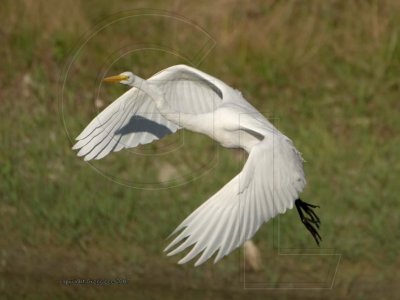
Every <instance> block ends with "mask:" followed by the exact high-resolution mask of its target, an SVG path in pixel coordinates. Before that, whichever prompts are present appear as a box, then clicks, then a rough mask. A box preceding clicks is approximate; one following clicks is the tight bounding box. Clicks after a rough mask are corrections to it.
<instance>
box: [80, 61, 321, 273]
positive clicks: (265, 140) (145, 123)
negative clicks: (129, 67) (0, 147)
mask: <svg viewBox="0 0 400 300" xmlns="http://www.w3.org/2000/svg"><path fill="white" fill-rule="evenodd" d="M104 81H105V82H119V83H122V84H126V85H128V86H131V87H132V88H131V89H130V90H128V91H127V92H125V93H124V94H123V95H122V96H120V97H119V98H118V99H117V100H115V101H114V102H113V103H112V104H111V105H109V106H108V107H107V108H106V109H104V110H103V111H102V112H101V113H100V114H99V115H98V116H97V117H96V118H94V119H93V120H92V121H91V122H90V124H89V125H88V126H87V127H86V128H85V129H84V130H83V131H82V133H81V134H80V135H79V136H78V137H77V138H76V139H77V143H76V144H75V145H74V146H73V149H80V150H79V152H78V156H83V157H84V159H85V160H86V161H88V160H91V159H101V158H103V157H104V156H106V155H107V154H109V153H110V152H117V151H120V150H121V149H124V148H132V147H136V146H138V145H140V144H147V143H150V142H152V141H154V140H158V139H161V138H162V137H164V136H166V135H168V134H170V133H173V132H176V131H177V130H178V129H181V128H185V129H188V130H191V131H194V132H199V133H202V134H205V135H207V136H209V137H210V138H212V139H214V140H216V141H217V142H219V143H220V144H221V145H222V146H224V147H227V148H242V149H244V150H245V151H247V152H248V154H249V156H248V159H247V161H246V163H245V165H244V167H243V169H242V171H241V172H240V173H239V174H238V175H236V176H235V177H234V178H233V179H232V180H231V181H229V182H228V183H227V184H225V186H224V187H222V188H221V189H220V190H219V191H218V192H217V193H216V194H214V195H213V196H212V197H211V198H209V199H208V200H207V201H206V202H204V203H203V204H202V205H201V206H200V207H198V208H197V209H196V210H195V211H194V212H193V213H192V214H190V215H189V216H188V217H187V218H186V219H185V220H184V221H183V222H182V223H181V224H180V225H179V226H178V227H177V228H176V229H175V231H174V232H173V233H172V234H171V235H174V234H177V233H179V234H177V236H176V237H175V239H174V240H173V241H172V242H171V243H170V244H169V245H168V247H167V248H166V249H165V251H169V250H172V249H173V248H174V247H175V248H174V249H173V250H172V251H170V252H169V253H168V255H174V254H177V253H179V252H181V251H183V250H185V249H186V248H188V247H190V246H193V247H192V248H191V250H190V251H189V253H187V254H186V256H184V257H183V258H182V259H181V260H180V261H179V263H180V264H183V263H186V262H188V261H189V260H191V259H193V258H194V257H196V256H197V255H199V254H200V253H201V255H200V257H199V258H198V260H197V261H196V263H195V266H198V265H200V264H202V263H204V262H205V261H206V260H208V259H209V258H210V257H211V256H212V255H213V254H214V253H215V252H217V251H218V253H217V255H216V257H215V261H214V262H217V261H219V260H220V259H222V258H223V257H224V256H226V255H228V254H229V253H231V252H232V251H233V250H234V249H236V248H237V247H239V246H240V245H242V244H243V243H244V242H245V241H247V240H249V239H250V238H251V237H252V236H253V235H254V234H255V233H256V231H257V230H258V229H259V228H260V226H261V225H262V224H263V223H264V222H267V221H268V220H269V219H271V218H273V217H275V216H276V215H277V214H283V213H284V212H285V211H286V210H287V209H291V208H293V205H294V204H295V205H296V208H297V210H298V213H299V215H300V219H301V221H302V223H303V224H304V225H305V226H306V228H307V229H308V230H309V231H310V233H311V234H312V236H313V237H314V239H315V241H316V242H317V244H318V245H319V242H320V241H321V237H320V235H319V234H318V231H317V229H318V228H319V225H320V220H319V218H318V217H317V215H316V214H315V213H314V211H313V208H316V207H318V206H316V205H312V204H309V203H306V202H304V201H302V200H301V199H300V198H299V194H300V193H301V192H302V190H303V188H304V186H305V184H306V180H305V176H304V171H303V159H302V157H301V155H300V153H299V152H298V151H297V150H296V148H295V147H294V145H293V143H292V141H291V140H290V139H289V138H288V137H286V136H285V135H283V134H282V133H281V132H279V131H278V130H277V129H276V128H275V127H274V126H273V125H272V124H271V123H270V122H269V121H268V120H267V119H266V118H265V117H264V116H263V115H262V114H261V113H260V112H258V111H257V110H256V109H255V108H254V107H253V106H252V105H251V104H250V103H249V102H247V101H246V99H244V97H243V96H242V94H241V93H240V92H239V91H237V90H235V89H233V88H231V87H230V86H228V85H227V84H225V83H224V82H222V81H221V80H219V79H217V78H215V77H212V76H210V75H208V74H206V73H204V72H202V71H199V70H197V69H195V68H192V67H189V66H186V65H176V66H172V67H169V68H167V69H165V70H162V71H161V72H159V73H157V74H155V75H153V76H152V77H150V78H149V79H147V80H144V79H142V78H140V77H138V76H137V75H134V74H133V73H132V72H123V73H121V74H120V75H117V76H111V77H107V78H105V79H104Z"/></svg>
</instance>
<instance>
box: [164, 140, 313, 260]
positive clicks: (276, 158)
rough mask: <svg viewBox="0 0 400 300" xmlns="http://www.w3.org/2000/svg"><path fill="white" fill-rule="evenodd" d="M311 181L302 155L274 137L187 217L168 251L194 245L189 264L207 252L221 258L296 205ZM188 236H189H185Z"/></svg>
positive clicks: (250, 155) (266, 141)
mask: <svg viewBox="0 0 400 300" xmlns="http://www.w3.org/2000/svg"><path fill="white" fill-rule="evenodd" d="M305 184H306V181H305V177H304V173H303V167H302V158H301V156H300V154H299V152H298V151H297V150H296V149H295V148H294V146H293V145H292V143H291V141H290V140H289V139H287V138H286V137H285V136H283V135H280V134H276V135H273V137H272V136H269V137H267V138H265V139H264V140H262V141H261V142H260V143H258V144H257V145H255V146H254V147H253V148H252V150H251V152H250V154H249V157H248V160H247V162H246V164H245V165H244V167H243V170H242V171H241V172H240V173H239V174H238V175H237V176H236V177H234V178H233V179H232V180H231V181H230V182H228V183H227V184H226V185H225V186H224V187H223V188H222V189H221V190H219V191H218V192H217V193H216V194H215V195H213V196H212V197H211V198H210V199H208V200H207V201H206V202H204V203H203V204H202V205H201V206H200V207H199V208H197V209H196V210H195V211H194V212H193V213H192V214H191V215H189V216H188V217H187V218H186V220H184V221H183V222H182V223H181V224H180V225H179V226H178V228H177V229H176V230H175V231H174V233H176V232H178V231H179V230H181V229H183V228H184V229H183V231H182V232H181V233H180V234H179V235H178V236H177V237H176V238H175V239H174V240H173V241H172V242H171V243H170V245H168V247H167V248H166V249H165V251H168V250H169V249H171V248H172V247H174V246H175V245H177V244H178V243H179V242H182V241H183V240H184V241H183V243H182V244H180V245H179V246H178V247H177V248H175V249H174V250H173V251H171V252H170V253H168V255H174V254H176V253H179V252H181V251H183V250H184V249H186V248H187V247H190V246H192V245H194V246H193V248H192V249H191V251H190V252H189V253H188V254H187V255H186V256H185V257H184V258H183V259H181V260H180V261H179V263H181V264H182V263H186V262H188V261H189V260H191V259H192V258H194V257H195V256H196V255H198V254H199V253H200V252H203V253H202V255H201V256H200V258H199V259H198V260H197V262H196V263H195V266H197V265H200V264H202V263H203V262H205V261H206V260H207V259H209V258H210V257H211V256H212V255H213V254H214V253H215V252H216V251H217V250H218V254H217V256H216V258H215V262H217V261H218V260H220V259H221V258H222V257H224V256H225V255H227V254H229V253H230V252H232V251H233V250H234V249H235V248H237V247H239V246H240V245H242V244H243V243H244V242H245V241H246V240H248V239H250V238H251V237H252V236H253V235H254V234H255V232H256V231H257V230H258V228H259V227H260V226H261V225H262V224H263V223H264V222H267V221H268V220H269V219H271V218H273V217H274V216H276V215H277V214H278V213H284V212H285V211H286V210H287V209H288V208H292V207H293V204H294V201H295V200H296V199H297V198H298V195H299V193H300V192H301V191H302V190H303V188H304V186H305ZM185 239H186V240H185Z"/></svg>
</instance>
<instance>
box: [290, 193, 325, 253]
mask: <svg viewBox="0 0 400 300" xmlns="http://www.w3.org/2000/svg"><path fill="white" fill-rule="evenodd" d="M294 203H295V204H296V208H297V211H298V213H299V215H300V219H301V222H302V223H303V224H304V226H306V228H307V230H308V231H309V232H310V233H311V235H312V236H313V238H314V240H315V242H316V243H317V245H318V246H319V243H320V242H321V241H322V238H321V236H320V235H319V233H318V231H317V229H319V226H320V225H321V221H320V219H319V218H318V216H317V215H316V213H315V212H314V211H313V208H318V207H319V206H317V205H312V204H309V203H306V202H304V201H302V200H301V199H300V198H299V199H297V200H296V201H295V202H294ZM304 214H307V216H305V215H304ZM313 225H315V226H316V227H317V228H315V227H314V226H313Z"/></svg>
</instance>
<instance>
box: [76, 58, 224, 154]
mask: <svg viewBox="0 0 400 300" xmlns="http://www.w3.org/2000/svg"><path fill="white" fill-rule="evenodd" d="M207 76H208V77H207ZM211 79H212V80H211ZM147 81H148V82H149V83H150V84H151V85H152V86H153V87H154V88H158V89H160V90H161V91H162V92H163V94H164V101H167V102H168V104H169V105H170V107H171V108H172V109H173V110H174V111H175V112H176V113H177V114H179V113H190V114H195V115H198V114H203V113H208V112H211V111H214V110H215V109H216V108H217V107H218V106H219V105H220V104H221V103H222V99H223V97H224V91H225V90H224V88H225V86H226V85H225V86H224V84H223V83H222V82H220V81H219V80H217V79H215V78H213V77H211V76H209V75H207V74H205V73H203V72H201V71H198V70H196V69H194V68H191V67H188V66H184V65H178V66H173V67H170V68H167V69H165V70H163V71H161V72H159V73H157V74H155V75H154V76H152V77H151V78H149V79H148V80H147ZM215 82H216V84H215ZM178 129H180V126H179V124H175V123H173V122H170V121H169V120H168V119H166V118H165V117H164V116H163V115H162V114H161V113H160V112H159V111H158V110H157V107H156V105H155V103H154V101H153V100H152V99H151V98H150V97H149V96H148V95H147V94H145V93H144V92H143V91H141V90H139V89H137V88H132V89H130V90H128V91H127V92H126V93H124V94H123V95H122V96H121V97H119V98H118V99H117V100H116V101H114V102H113V103H112V104H111V105H110V106H108V107H107V108H106V109H105V110H103V111H102V112H101V113H100V114H99V115H98V116H97V117H96V118H94V119H93V120H92V122H90V124H89V125H88V126H87V127H86V128H85V129H84V130H83V132H82V133H81V134H80V135H79V136H78V137H77V138H76V139H77V140H78V141H77V143H76V144H75V145H74V146H73V149H74V150H77V149H80V150H79V152H78V156H84V159H85V160H91V159H101V158H103V157H104V156H106V155H107V154H109V153H110V152H116V151H120V150H121V149H123V148H132V147H136V146H138V145H139V144H147V143H150V142H152V141H154V140H157V139H161V138H162V137H164V136H166V135H168V134H170V133H173V132H176V131H177V130H178Z"/></svg>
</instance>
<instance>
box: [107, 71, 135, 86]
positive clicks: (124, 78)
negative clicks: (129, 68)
mask: <svg viewBox="0 0 400 300" xmlns="http://www.w3.org/2000/svg"><path fill="white" fill-rule="evenodd" d="M135 77H136V76H135V75H134V74H133V73H132V72H122V73H121V74H119V75H115V76H110V77H106V78H104V79H103V81H104V82H119V83H122V84H127V85H133V84H134V83H135Z"/></svg>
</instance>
